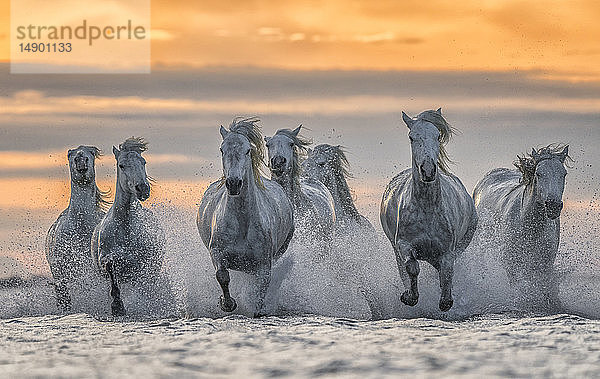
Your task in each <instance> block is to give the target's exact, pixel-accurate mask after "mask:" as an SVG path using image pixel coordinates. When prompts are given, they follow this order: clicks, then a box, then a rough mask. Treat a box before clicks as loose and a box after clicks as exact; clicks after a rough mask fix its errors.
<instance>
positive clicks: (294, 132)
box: [292, 124, 302, 137]
mask: <svg viewBox="0 0 600 379" xmlns="http://www.w3.org/2000/svg"><path fill="white" fill-rule="evenodd" d="M300 129H302V124H300V126H298V127H297V128H296V129H294V130H292V134H293V135H294V137H298V134H299V133H300Z"/></svg>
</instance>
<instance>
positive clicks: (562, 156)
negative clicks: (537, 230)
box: [531, 146, 569, 220]
mask: <svg viewBox="0 0 600 379" xmlns="http://www.w3.org/2000/svg"><path fill="white" fill-rule="evenodd" d="M551 148H552V147H546V148H542V149H540V150H539V151H537V150H535V149H532V152H531V157H532V158H533V160H534V162H535V172H534V174H533V188H534V191H535V195H536V199H537V202H538V203H541V204H542V205H543V207H544V209H545V211H546V216H547V217H548V218H549V219H551V220H554V219H556V218H557V217H558V216H560V213H561V211H562V208H563V201H562V197H563V192H564V189H565V179H566V176H567V170H566V169H565V167H564V163H565V160H566V159H567V157H568V156H569V146H564V147H563V148H562V150H560V151H558V150H556V151H551V150H550V149H551Z"/></svg>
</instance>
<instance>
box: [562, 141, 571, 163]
mask: <svg viewBox="0 0 600 379" xmlns="http://www.w3.org/2000/svg"><path fill="white" fill-rule="evenodd" d="M568 156H569V145H566V146H565V147H564V148H563V149H562V151H561V152H560V161H561V162H562V163H565V159H567V157H568Z"/></svg>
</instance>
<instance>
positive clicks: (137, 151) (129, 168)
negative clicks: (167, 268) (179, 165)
mask: <svg viewBox="0 0 600 379" xmlns="http://www.w3.org/2000/svg"><path fill="white" fill-rule="evenodd" d="M146 150H147V144H146V142H145V141H144V139H143V138H135V137H131V138H128V139H127V140H125V142H123V143H122V144H120V145H119V148H116V147H114V146H113V153H114V155H115V159H116V160H117V180H116V182H117V183H116V192H115V201H114V203H113V205H112V206H111V207H110V209H109V210H108V212H107V213H106V215H105V216H104V218H103V219H102V221H101V222H100V223H99V224H98V226H97V227H96V229H95V230H94V235H93V238H92V256H93V258H94V261H95V262H96V265H97V266H98V267H99V269H100V270H101V272H102V273H104V274H105V275H106V276H108V278H109V280H110V286H111V290H110V295H111V297H112V303H111V311H112V314H113V316H124V315H125V314H126V310H125V306H124V304H123V300H122V299H121V289H120V285H121V284H122V283H130V284H133V285H134V286H135V287H138V288H143V286H147V285H148V284H155V281H156V279H157V278H158V277H159V274H160V271H161V268H162V262H163V258H164V247H165V242H166V241H165V233H164V231H163V229H162V227H161V226H160V223H159V221H158V219H157V218H156V216H155V215H154V213H152V211H151V210H150V209H147V208H144V207H142V205H141V203H140V202H141V201H145V200H147V199H148V198H149V197H150V181H151V180H152V179H151V178H150V177H148V175H147V174H146V160H145V159H144V158H143V157H142V153H143V152H144V151H146Z"/></svg>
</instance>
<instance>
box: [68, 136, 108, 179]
mask: <svg viewBox="0 0 600 379" xmlns="http://www.w3.org/2000/svg"><path fill="white" fill-rule="evenodd" d="M100 155H101V152H100V149H98V148H97V147H94V146H83V145H81V146H79V147H78V148H76V149H71V150H69V151H68V153H67V159H68V160H69V171H70V172H71V180H72V181H73V182H75V183H77V184H91V183H93V182H94V179H95V176H96V174H95V167H94V164H95V160H96V158H97V157H99V156H100Z"/></svg>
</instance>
